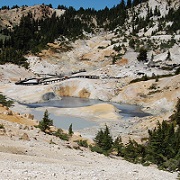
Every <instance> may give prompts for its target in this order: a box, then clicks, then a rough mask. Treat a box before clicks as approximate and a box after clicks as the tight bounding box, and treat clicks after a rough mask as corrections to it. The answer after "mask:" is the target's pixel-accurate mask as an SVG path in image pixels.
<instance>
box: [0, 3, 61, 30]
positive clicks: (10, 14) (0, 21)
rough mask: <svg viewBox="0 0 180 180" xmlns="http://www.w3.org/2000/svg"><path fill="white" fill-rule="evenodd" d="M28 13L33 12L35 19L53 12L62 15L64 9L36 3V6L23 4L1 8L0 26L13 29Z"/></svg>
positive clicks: (48, 15) (42, 17) (43, 17)
mask: <svg viewBox="0 0 180 180" xmlns="http://www.w3.org/2000/svg"><path fill="white" fill-rule="evenodd" d="M28 13H31V14H32V17H33V18H34V20H37V19H39V20H41V19H45V18H47V17H51V16H52V14H53V13H56V15H57V16H61V15H62V14H63V13H64V10H60V9H59V10H58V9H52V8H50V7H49V6H45V5H36V6H29V7H28V6H22V7H14V8H12V9H1V10H0V17H1V18H0V27H1V28H3V29H4V28H6V27H8V28H10V29H12V28H13V27H14V26H15V25H18V24H19V23H20V20H21V18H22V17H23V16H27V15H28Z"/></svg>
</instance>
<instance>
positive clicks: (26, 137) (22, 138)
mask: <svg viewBox="0 0 180 180" xmlns="http://www.w3.org/2000/svg"><path fill="white" fill-rule="evenodd" d="M20 139H21V140H24V141H30V139H29V136H28V135H27V134H26V133H24V134H23V135H22V136H21V138H20Z"/></svg>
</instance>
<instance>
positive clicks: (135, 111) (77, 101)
mask: <svg viewBox="0 0 180 180" xmlns="http://www.w3.org/2000/svg"><path fill="white" fill-rule="evenodd" d="M99 103H104V102H103V101H100V100H92V99H85V98H75V97H63V98H62V100H49V101H46V102H42V103H33V104H26V105H27V106H28V107H29V108H32V110H31V111H32V112H31V113H32V114H34V115H35V118H36V119H38V120H41V119H42V117H43V114H44V112H41V111H37V110H36V108H37V107H47V109H48V107H57V108H75V107H76V108H77V107H83V106H90V105H94V104H99ZM105 103H109V104H112V105H114V106H115V107H116V108H117V109H119V110H121V111H120V115H121V116H123V117H124V118H130V117H144V116H148V115H150V114H148V113H145V112H143V111H142V110H141V107H139V106H136V105H129V104H118V103H112V102H105ZM49 117H50V118H51V119H53V124H54V125H55V126H56V127H59V128H62V129H68V128H69V125H70V124H71V123H72V124H73V129H74V130H79V129H84V128H87V127H92V126H98V123H96V122H93V121H90V120H87V119H84V118H80V117H74V116H68V115H63V116H56V115H55V114H50V115H49Z"/></svg>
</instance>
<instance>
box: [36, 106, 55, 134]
mask: <svg viewBox="0 0 180 180" xmlns="http://www.w3.org/2000/svg"><path fill="white" fill-rule="evenodd" d="M52 125H53V121H52V120H51V119H49V113H48V110H47V109H46V111H45V112H44V117H43V119H42V120H41V121H40V122H39V126H38V127H39V128H40V129H41V131H43V132H46V131H47V130H49V129H50V126H52Z"/></svg>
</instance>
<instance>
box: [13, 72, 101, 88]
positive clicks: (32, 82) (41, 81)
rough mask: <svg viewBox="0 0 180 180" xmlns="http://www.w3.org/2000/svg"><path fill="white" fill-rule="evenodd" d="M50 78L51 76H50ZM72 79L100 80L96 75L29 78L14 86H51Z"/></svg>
mask: <svg viewBox="0 0 180 180" xmlns="http://www.w3.org/2000/svg"><path fill="white" fill-rule="evenodd" d="M51 76H52V75H51ZM72 78H73V79H74V78H87V79H100V77H99V76H96V75H78V76H64V77H59V76H55V75H54V76H52V77H49V78H29V79H23V80H20V81H17V82H16V83H15V84H16V85H25V86H30V85H39V84H42V85H47V84H52V83H57V82H61V81H65V80H67V79H72Z"/></svg>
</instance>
